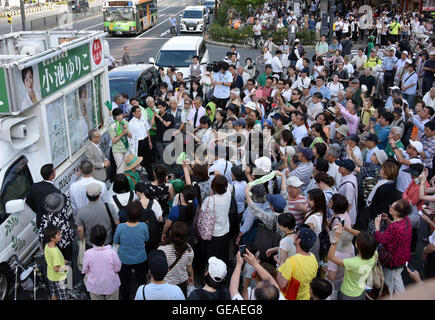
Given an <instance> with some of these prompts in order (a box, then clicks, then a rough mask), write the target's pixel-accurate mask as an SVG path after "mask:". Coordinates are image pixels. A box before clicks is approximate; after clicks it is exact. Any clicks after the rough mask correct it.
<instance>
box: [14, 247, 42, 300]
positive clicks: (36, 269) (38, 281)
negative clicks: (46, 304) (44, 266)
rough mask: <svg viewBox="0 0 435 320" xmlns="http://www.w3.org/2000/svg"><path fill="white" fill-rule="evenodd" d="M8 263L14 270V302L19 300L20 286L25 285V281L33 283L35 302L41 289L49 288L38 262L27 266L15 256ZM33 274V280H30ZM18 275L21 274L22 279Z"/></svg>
mask: <svg viewBox="0 0 435 320" xmlns="http://www.w3.org/2000/svg"><path fill="white" fill-rule="evenodd" d="M8 263H9V265H10V266H12V267H13V269H14V280H15V284H14V300H17V292H18V285H19V284H21V285H22V286H23V285H24V284H25V281H29V280H30V282H32V283H33V300H36V292H37V290H38V289H40V288H48V286H47V284H46V282H45V279H44V276H43V274H42V271H41V266H40V265H39V264H37V263H36V262H34V263H32V264H30V265H25V264H23V263H22V262H21V261H20V260H19V259H18V256H17V255H13V256H12V257H10V258H9V260H8ZM32 272H33V280H32V279H31V278H29V276H30V275H31V274H32ZM18 273H20V277H19V279H18Z"/></svg>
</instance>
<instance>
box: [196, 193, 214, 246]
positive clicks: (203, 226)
mask: <svg viewBox="0 0 435 320" xmlns="http://www.w3.org/2000/svg"><path fill="white" fill-rule="evenodd" d="M210 199H213V200H210ZM210 202H213V207H212V208H210ZM215 223H216V211H215V200H214V197H213V196H211V197H209V198H208V201H207V205H206V207H205V210H202V208H201V207H199V206H198V213H197V214H196V216H195V219H194V226H195V229H196V232H197V235H198V236H199V238H200V239H202V240H211V239H212V238H213V233H214V226H215Z"/></svg>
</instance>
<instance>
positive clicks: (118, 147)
mask: <svg viewBox="0 0 435 320" xmlns="http://www.w3.org/2000/svg"><path fill="white" fill-rule="evenodd" d="M125 124H126V125H127V129H128V123H127V121H125ZM116 128H117V124H116V123H113V124H111V125H110V126H109V135H110V139H113V138H115V137H116V136H117V134H116V130H115V129H116ZM125 137H127V135H125ZM126 151H127V148H126V147H125V145H124V143H123V142H122V139H119V141H118V142H117V143H115V144H113V143H112V152H119V153H124V152H126Z"/></svg>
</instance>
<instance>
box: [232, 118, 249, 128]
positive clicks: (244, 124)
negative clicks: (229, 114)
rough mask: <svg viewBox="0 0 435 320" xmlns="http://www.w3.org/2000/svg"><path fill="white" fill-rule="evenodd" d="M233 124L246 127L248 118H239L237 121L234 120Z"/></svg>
mask: <svg viewBox="0 0 435 320" xmlns="http://www.w3.org/2000/svg"><path fill="white" fill-rule="evenodd" d="M233 126H241V127H243V128H244V127H246V120H245V119H243V118H239V119H237V120H236V121H233Z"/></svg>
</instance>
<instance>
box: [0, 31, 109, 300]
mask: <svg viewBox="0 0 435 320" xmlns="http://www.w3.org/2000/svg"><path fill="white" fill-rule="evenodd" d="M105 36H106V33H104V32H102V31H79V32H77V31H41V32H36V31H32V32H17V33H10V34H6V35H3V36H0V188H1V189H0V299H4V298H5V297H6V295H7V293H8V292H9V290H10V289H11V288H12V287H13V278H14V277H13V276H11V275H12V269H11V265H10V264H9V263H8V261H9V260H10V258H11V257H12V256H17V257H18V259H19V260H20V261H22V262H24V263H26V261H29V260H30V258H31V257H32V255H33V254H34V252H35V251H36V250H37V249H38V248H39V243H38V237H37V233H38V229H37V227H36V224H35V213H34V212H33V211H32V210H31V209H30V208H29V207H28V206H27V204H25V202H24V199H25V198H26V196H27V193H28V191H29V188H30V186H31V185H32V184H33V183H36V182H39V181H41V180H42V177H41V176H40V168H41V166H43V165H44V164H47V163H53V164H54V167H55V168H56V179H55V180H54V184H55V186H56V187H57V188H59V189H60V190H61V191H62V192H64V193H68V189H69V186H70V184H71V177H73V175H74V174H75V173H76V172H77V171H78V167H79V164H80V162H81V160H82V159H84V152H85V146H86V144H87V143H89V141H88V132H89V130H90V129H98V130H99V131H100V134H101V136H102V149H103V151H104V152H106V154H107V152H108V149H109V135H108V132H107V124H108V119H109V118H108V117H109V114H108V109H107V107H106V106H105V105H106V103H108V102H109V99H110V98H109V97H110V95H109V80H108V71H107V66H106V65H105V59H104V58H105V52H104V50H105V49H104V48H105V47H106V48H107V44H105V43H104V37H105Z"/></svg>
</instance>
